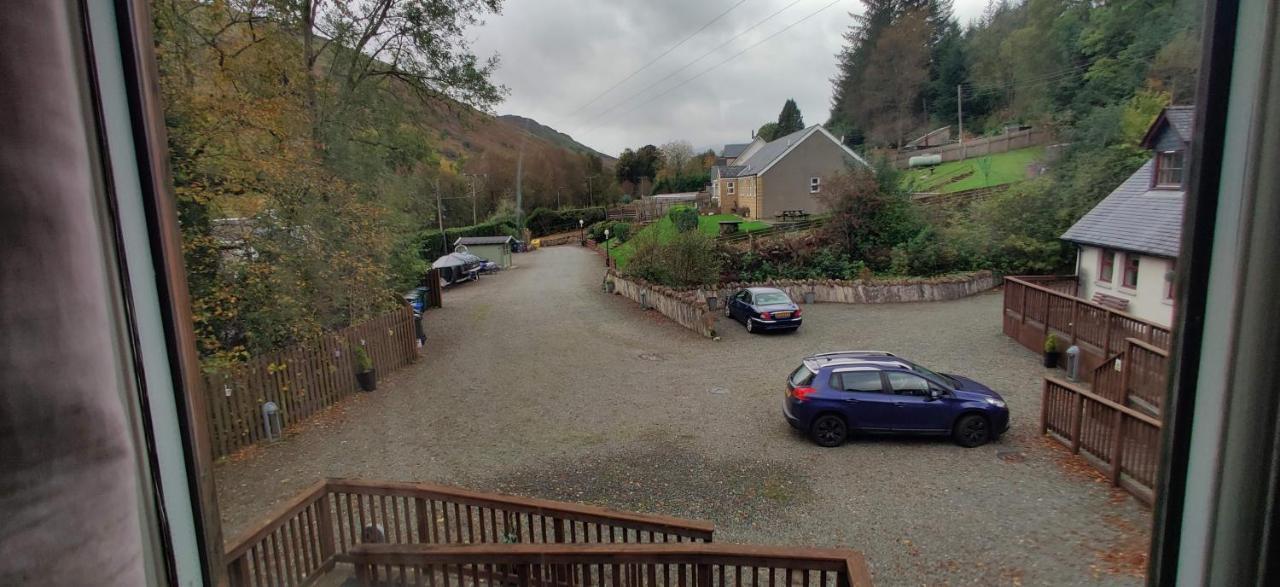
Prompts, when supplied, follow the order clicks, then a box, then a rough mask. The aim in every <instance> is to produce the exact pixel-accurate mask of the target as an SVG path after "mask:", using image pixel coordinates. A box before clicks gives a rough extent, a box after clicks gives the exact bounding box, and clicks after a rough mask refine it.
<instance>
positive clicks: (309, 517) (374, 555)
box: [224, 479, 871, 587]
mask: <svg viewBox="0 0 1280 587" xmlns="http://www.w3.org/2000/svg"><path fill="white" fill-rule="evenodd" d="M714 534H715V527H714V525H712V524H711V523H710V522H705V521H697V520H683V519H679V518H671V517H666V516H656V515H648V514H637V513H628V512H619V511H614V510H609V509H606V508H600V507H594V506H587V505H581V504H572V503H566V502H558V501H550V500H541V499H530V498H523V497H515V496H508V495H500V494H493V493H481V492H476V491H469V490H466V489H460V488H456V487H448V486H444V485H435V484H429V483H395V482H372V481H362V480H351V479H329V480H325V481H321V482H319V483H316V484H315V485H313V486H312V487H310V488H308V489H307V490H305V491H303V492H302V493H300V494H299V495H297V496H295V497H294V498H293V499H291V500H289V501H288V502H287V503H285V504H284V505H282V506H281V507H280V508H278V509H277V510H276V511H275V512H274V513H273V514H272V515H271V516H269V517H268V519H266V520H265V521H263V522H262V523H261V524H259V525H258V526H256V527H254V528H251V529H250V530H248V531H246V532H245V533H244V534H242V535H241V536H240V537H239V538H237V539H236V540H234V541H233V542H231V543H230V545H229V546H228V547H227V549H226V553H225V557H224V560H225V562H226V565H227V566H226V570H227V577H228V580H229V582H230V584H231V585H235V586H266V585H272V586H274V585H286V586H307V585H317V584H324V585H329V584H333V585H339V584H342V585H347V584H351V583H352V582H353V581H354V582H355V583H357V584H359V585H427V586H430V587H534V586H537V587H594V586H599V587H624V586H625V587H730V586H732V587H784V586H786V587H852V586H861V585H870V584H871V581H870V574H869V572H868V570H867V568H866V564H865V562H864V560H863V557H862V555H861V554H860V553H858V552H856V551H850V550H826V549H796V548H775V547H760V546H743V545H731V544H713V542H712V540H713V537H714Z"/></svg>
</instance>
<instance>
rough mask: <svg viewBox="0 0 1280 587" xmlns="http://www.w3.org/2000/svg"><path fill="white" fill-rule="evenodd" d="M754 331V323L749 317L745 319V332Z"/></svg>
mask: <svg viewBox="0 0 1280 587" xmlns="http://www.w3.org/2000/svg"><path fill="white" fill-rule="evenodd" d="M755 331H756V327H755V321H754V320H752V319H751V318H750V317H747V332H755Z"/></svg>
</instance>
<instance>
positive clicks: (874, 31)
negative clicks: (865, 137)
mask: <svg viewBox="0 0 1280 587" xmlns="http://www.w3.org/2000/svg"><path fill="white" fill-rule="evenodd" d="M862 4H863V7H864V10H863V12H862V14H854V13H849V16H850V18H852V19H853V24H852V25H850V26H849V30H848V31H846V32H845V34H844V41H845V45H844V47H843V48H842V49H841V50H840V53H839V54H838V55H836V59H837V60H838V68H837V73H836V77H835V78H834V79H832V80H831V84H832V87H833V88H832V89H833V92H832V98H831V117H830V119H829V121H828V122H827V126H828V127H831V128H832V129H834V131H835V132H837V133H838V134H841V135H846V142H848V143H850V144H855V145H856V144H859V143H860V142H861V138H860V137H861V136H862V131H861V129H860V128H859V125H858V124H857V122H856V120H857V117H856V116H854V109H855V108H856V107H857V104H858V103H859V102H860V101H861V100H862V90H863V87H864V86H863V83H862V81H863V79H862V78H863V74H864V72H865V71H866V69H867V65H868V64H869V63H870V61H871V53H872V50H873V48H874V47H875V44H876V41H877V40H878V39H879V38H880V34H881V33H883V32H884V30H885V29H886V28H888V27H889V25H891V24H893V19H894V17H895V16H896V14H897V13H898V0H862Z"/></svg>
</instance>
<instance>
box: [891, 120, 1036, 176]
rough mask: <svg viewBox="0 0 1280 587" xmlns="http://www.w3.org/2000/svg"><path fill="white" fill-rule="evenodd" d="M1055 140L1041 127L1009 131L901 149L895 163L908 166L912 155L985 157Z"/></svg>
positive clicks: (945, 158)
mask: <svg viewBox="0 0 1280 587" xmlns="http://www.w3.org/2000/svg"><path fill="white" fill-rule="evenodd" d="M1051 142H1053V134H1052V133H1050V132H1049V131H1048V130H1045V129H1041V128H1030V129H1026V130H1017V131H1013V132H1007V133H1004V134H1001V135H996V136H993V137H983V138H980V139H973V140H969V141H965V142H964V144H961V143H951V144H947V145H943V146H941V147H930V148H928V149H919V150H916V151H899V152H898V153H897V155H895V156H894V158H893V161H894V165H895V166H897V167H900V168H904V167H906V166H907V164H908V162H910V160H911V158H912V157H916V156H919V155H942V162H943V163H946V162H948V161H960V160H963V159H972V158H974V157H985V156H987V155H994V154H996V153H1004V152H1007V151H1014V150H1017V149H1025V148H1027V147H1034V146H1037V145H1047V144H1049V143H1051Z"/></svg>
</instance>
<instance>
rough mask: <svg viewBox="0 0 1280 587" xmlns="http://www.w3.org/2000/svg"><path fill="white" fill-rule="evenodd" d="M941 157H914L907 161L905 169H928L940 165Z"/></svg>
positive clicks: (934, 155)
mask: <svg viewBox="0 0 1280 587" xmlns="http://www.w3.org/2000/svg"><path fill="white" fill-rule="evenodd" d="M941 164H942V155H939V154H936V153H935V154H933V155H916V156H915V157H912V158H910V159H907V167H929V166H931V165H941Z"/></svg>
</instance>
